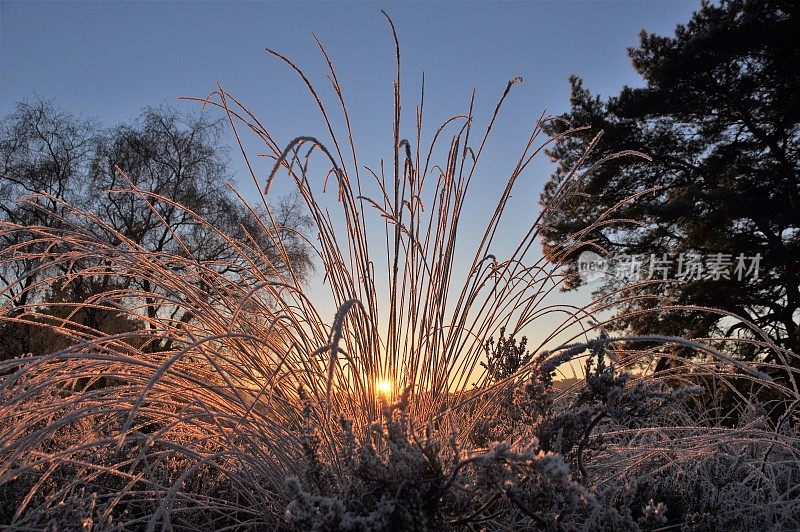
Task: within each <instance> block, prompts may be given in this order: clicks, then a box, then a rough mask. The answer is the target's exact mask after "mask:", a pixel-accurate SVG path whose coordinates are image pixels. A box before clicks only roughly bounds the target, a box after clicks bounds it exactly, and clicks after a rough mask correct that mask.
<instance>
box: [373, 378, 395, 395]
mask: <svg viewBox="0 0 800 532" xmlns="http://www.w3.org/2000/svg"><path fill="white" fill-rule="evenodd" d="M393 388H394V386H392V381H390V380H388V379H378V380H377V381H375V391H376V392H377V394H378V395H380V396H382V397H387V398H388V397H391V396H392V389H393Z"/></svg>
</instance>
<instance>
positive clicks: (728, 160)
mask: <svg viewBox="0 0 800 532" xmlns="http://www.w3.org/2000/svg"><path fill="white" fill-rule="evenodd" d="M798 7H800V6H798V4H796V3H794V2H783V1H780V0H767V1H761V0H730V1H723V2H721V3H720V4H711V3H708V2H704V3H703V4H702V6H701V8H700V9H699V10H698V11H697V12H696V13H694V15H693V16H692V18H691V20H690V21H689V23H688V24H686V25H679V26H678V27H677V28H676V30H675V34H674V36H670V37H665V36H659V35H654V34H651V33H647V32H646V31H642V33H641V34H640V43H639V46H638V47H636V48H631V49H629V51H628V54H629V56H630V58H631V61H632V64H633V67H634V68H635V69H636V71H637V72H638V73H639V74H640V75H641V77H642V78H643V80H644V82H645V86H644V87H642V88H632V87H627V86H626V87H625V88H623V89H622V91H621V92H620V93H619V94H618V95H616V96H613V97H610V98H608V99H607V100H605V101H604V100H602V99H601V98H600V97H598V96H596V95H593V94H592V93H591V92H590V91H589V90H588V89H586V88H585V87H584V85H583V82H582V80H581V79H580V78H579V77H576V76H573V77H572V78H571V79H570V82H571V85H572V94H571V99H570V104H571V109H570V111H569V112H567V113H565V114H564V115H562V116H560V117H558V118H559V119H556V120H554V121H552V122H550V123H549V124H548V125H547V132H548V134H549V135H551V136H552V137H554V138H555V141H554V145H553V147H552V149H551V150H550V151H549V155H550V156H551V158H552V159H553V160H554V161H555V162H556V163H557V169H556V171H555V172H554V173H553V175H552V176H551V178H550V180H549V181H548V183H547V185H546V187H545V190H544V192H543V193H542V197H541V201H542V203H543V204H544V203H547V202H548V201H549V200H550V198H552V197H553V196H554V194H555V191H556V190H557V189H558V188H559V186H560V184H561V183H562V182H563V181H564V179H565V177H566V176H567V175H569V174H570V172H572V171H573V170H575V169H577V171H578V172H584V171H586V176H585V178H584V179H583V180H582V182H581V185H580V187H579V188H578V189H576V190H575V191H574V192H575V193H574V194H572V195H571V197H570V199H569V200H568V201H564V202H562V203H560V204H558V205H556V206H554V210H553V211H552V215H551V217H550V219H549V220H548V224H549V227H547V228H546V230H545V231H544V242H543V247H544V251H545V253H546V254H547V256H548V257H549V258H551V259H554V258H556V257H557V256H558V255H559V253H561V252H562V251H563V249H564V248H563V246H564V244H565V243H566V242H565V235H568V234H571V233H573V232H575V231H580V230H582V229H587V228H589V229H588V231H587V233H586V237H587V240H588V241H590V242H591V245H589V246H583V247H581V248H579V249H576V250H572V251H570V252H569V254H568V256H567V260H568V261H569V263H570V264H571V266H570V269H569V273H568V282H567V283H566V287H567V288H568V289H573V288H576V287H578V286H580V285H581V284H583V282H582V281H581V278H580V275H579V271H578V265H577V262H576V259H577V257H578V256H579V254H580V253H581V252H582V251H585V250H587V249H589V248H590V247H593V249H603V250H605V251H606V252H607V253H608V254H609V255H611V256H620V255H628V256H637V255H638V256H640V257H641V258H643V259H644V260H643V270H642V272H640V273H648V274H653V273H654V274H655V275H650V276H651V277H654V278H657V279H661V280H663V279H666V280H667V282H660V283H650V284H645V286H641V285H640V286H638V287H637V288H636V291H635V294H631V292H626V291H624V290H623V291H621V292H620V291H618V290H619V289H620V288H624V285H625V283H626V282H627V280H625V279H623V278H621V277H620V276H619V275H618V276H617V277H608V278H607V279H606V280H605V281H603V282H602V283H601V285H600V286H599V288H598V291H599V292H600V293H602V294H605V295H607V296H608V297H610V298H612V299H615V300H616V302H617V303H618V304H619V307H618V308H619V314H618V316H620V317H621V316H628V317H627V318H625V319H620V320H619V321H617V322H616V327H617V328H619V329H627V330H631V331H633V332H637V333H657V334H670V335H682V336H684V337H690V338H691V337H707V336H709V335H714V334H720V333H721V334H723V335H725V336H729V335H733V336H736V335H740V336H743V337H747V336H748V335H750V333H749V332H748V328H747V327H746V325H745V324H744V323H743V322H741V321H739V320H734V319H731V318H721V317H720V316H719V315H716V314H711V313H708V312H699V311H695V310H692V309H687V310H683V311H678V312H674V313H671V314H670V316H669V317H665V316H664V314H663V313H660V314H659V315H658V316H656V314H654V313H648V312H642V313H637V312H636V311H642V310H646V309H648V308H654V307H656V306H661V305H664V304H672V305H682V306H691V305H701V306H708V307H715V308H720V309H723V310H725V311H727V312H731V313H734V314H736V315H738V316H741V317H743V318H745V319H748V320H751V321H752V322H754V323H756V324H757V325H758V326H760V327H761V328H762V329H764V330H765V331H767V332H768V333H769V335H770V336H771V337H772V338H773V339H774V340H775V342H777V344H778V345H780V346H781V347H783V348H787V349H791V350H793V351H794V352H795V353H800V330H799V329H800V326H799V325H798V323H799V322H800V168H799V167H800V159H799V157H798V156H799V155H800V153H798V150H799V149H800V40H798V39H797V35H800V24H799V20H800V19H799V18H798ZM580 126H590V129H587V130H582V131H580V132H578V133H577V134H575V135H568V136H559V135H561V134H562V133H565V132H567V131H568V130H570V129H571V128H575V127H580ZM600 130H602V131H603V132H604V133H603V134H602V136H601V137H600V138H599V140H598V142H597V144H596V147H595V149H594V150H593V151H592V152H591V154H590V155H589V156H588V158H586V159H585V160H582V159H581V157H582V156H583V154H584V151H585V148H586V146H587V143H588V142H590V141H591V140H592V139H593V138H594V136H595V135H596V134H597V132H598V131H600ZM622 150H637V151H639V152H641V153H642V154H644V155H646V156H647V157H649V158H650V159H651V160H650V161H647V160H644V159H643V158H640V157H624V158H621V159H615V160H612V161H609V162H607V163H603V164H599V165H597V166H596V167H593V165H595V164H597V163H598V162H600V161H601V160H602V159H603V158H605V157H608V156H610V155H611V154H613V153H617V152H620V151H622ZM590 168H591V169H590ZM626 198H633V199H632V200H629V201H626ZM620 202H621V203H620ZM614 206H617V209H616V212H615V219H618V220H622V219H625V220H628V221H633V222H635V223H634V224H631V223H614V224H609V225H606V226H602V227H593V228H592V227H590V222H592V221H594V220H596V219H598V216H600V215H601V214H602V213H603V212H605V211H606V210H608V209H610V208H612V207H614ZM595 246H596V247H595ZM665 254H666V255H665ZM690 263H692V264H693V265H694V266H695V268H694V269H689V268H688V266H689V264H690ZM754 266H755V267H754ZM737 268H738V269H737ZM653 270H655V271H653ZM615 271H617V273H618V270H615ZM743 274H745V275H743ZM645 278H647V277H645ZM631 295H636V296H638V297H635V298H630V297H627V296H631ZM739 354H740V355H741V356H742V357H743V358H749V359H754V358H757V357H758V356H759V354H760V350H759V349H758V348H757V347H753V346H752V345H751V346H742V347H741V348H740V353H739ZM664 366H665V361H662V363H661V367H664Z"/></svg>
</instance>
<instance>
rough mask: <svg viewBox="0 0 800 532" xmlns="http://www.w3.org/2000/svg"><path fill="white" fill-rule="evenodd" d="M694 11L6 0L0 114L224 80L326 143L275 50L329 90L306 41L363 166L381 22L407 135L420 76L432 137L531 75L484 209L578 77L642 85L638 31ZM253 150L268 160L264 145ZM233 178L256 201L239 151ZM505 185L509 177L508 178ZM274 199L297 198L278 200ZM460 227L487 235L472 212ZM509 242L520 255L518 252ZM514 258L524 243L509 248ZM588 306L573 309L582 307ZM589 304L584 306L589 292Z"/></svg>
mask: <svg viewBox="0 0 800 532" xmlns="http://www.w3.org/2000/svg"><path fill="white" fill-rule="evenodd" d="M698 7H699V1H698V0H692V1H669V2H666V1H663V2H658V1H636V2H623V1H616V2H610V1H609V2H599V1H596V2H510V3H505V2H485V3H479V2H467V3H455V2H446V3H435V4H431V3H422V2H399V3H388V2H380V3H371V2H354V3H345V2H326V3H315V2H297V3H292V4H289V3H277V2H264V3H245V2H225V3H222V2H197V3H190V2H135V3H133V2H8V1H3V2H2V3H1V4H0V112H2V114H6V113H8V112H9V111H11V110H12V109H13V105H14V102H16V101H19V100H21V99H25V98H28V99H30V98H33V97H34V96H35V95H37V94H38V95H40V96H42V97H44V98H46V99H51V100H53V101H55V103H56V104H57V106H59V107H61V108H63V109H64V110H67V111H69V112H72V113H74V114H77V115H80V116H83V117H94V118H97V119H99V120H100V121H102V122H105V123H106V124H109V125H111V124H114V123H116V122H119V121H121V120H129V119H131V118H133V117H134V116H136V114H137V113H138V111H139V110H140V109H141V108H143V107H145V106H148V105H154V104H159V103H162V102H172V103H174V104H175V105H177V106H179V107H181V106H183V107H187V108H189V107H191V106H192V105H193V104H191V103H185V102H178V101H177V100H176V99H177V98H178V97H180V96H206V95H207V94H208V93H209V92H211V91H213V90H214V89H215V87H216V83H217V82H220V83H222V85H223V86H224V87H225V88H226V89H227V90H228V91H229V92H231V93H233V94H234V95H236V96H237V97H238V98H239V99H240V100H241V101H243V102H245V103H246V104H247V105H248V106H249V107H250V108H251V109H252V110H253V111H254V112H255V114H256V115H257V116H259V117H260V118H261V119H262V120H263V121H264V122H265V123H266V125H267V126H268V128H269V129H270V130H271V132H272V133H273V135H274V137H275V138H276V140H277V141H278V142H279V143H287V142H288V141H289V140H291V139H292V138H294V137H295V136H298V135H315V136H319V137H320V138H322V139H324V138H325V136H326V135H325V130H324V127H323V123H322V121H321V118H320V116H319V113H318V112H317V110H316V108H315V106H314V105H313V101H312V100H311V98H310V96H309V94H308V93H307V91H305V88H304V86H303V85H302V83H301V82H300V80H299V79H298V78H297V76H296V75H295V74H294V73H293V72H291V71H290V69H289V68H288V67H287V66H286V65H284V64H282V63H280V62H279V61H278V60H276V59H275V58H272V57H268V56H267V54H266V53H265V52H264V48H265V47H271V48H275V49H277V50H279V51H281V52H283V53H285V54H286V55H288V56H289V57H291V58H292V59H293V60H295V61H296V62H297V63H298V64H299V65H300V66H301V67H302V68H303V69H304V70H305V72H306V73H307V74H308V75H309V77H311V78H312V79H314V80H316V81H317V82H318V83H319V84H320V86H321V87H325V90H323V91H322V92H323V97H324V98H326V97H327V98H330V97H331V93H330V91H329V90H328V89H327V86H326V85H325V84H326V83H327V81H326V79H325V70H324V69H325V64H324V62H323V60H322V58H321V56H320V54H319V51H318V49H317V47H316V44H315V42H314V40H313V38H312V36H311V34H312V32H315V33H316V34H317V35H318V36H319V37H320V39H321V40H322V41H323V43H324V44H325V46H326V47H327V49H328V52H329V53H330V55H331V57H332V59H333V61H334V65H335V66H336V68H337V72H338V76H339V80H340V82H341V85H342V88H343V90H344V92H345V96H346V97H347V99H348V102H349V106H350V111H351V115H352V121H353V124H354V130H355V136H356V142H357V145H358V148H359V151H360V153H361V158H362V160H363V162H364V163H365V164H372V165H377V164H378V161H379V159H380V158H381V157H387V158H388V157H389V156H390V154H391V129H390V128H391V117H392V109H391V102H392V99H391V98H392V97H391V90H392V89H391V87H392V85H391V84H392V81H393V78H394V51H393V44H392V40H391V34H390V32H389V30H388V27H387V24H386V22H385V20H384V19H383V17H382V16H381V14H380V9H385V10H386V11H388V12H389V14H390V15H391V16H392V18H393V20H394V22H395V24H396V26H397V30H398V35H399V38H400V44H401V49H402V60H403V70H402V76H403V83H404V93H405V100H404V105H405V111H406V113H407V115H406V122H405V123H406V126H407V128H408V129H407V130H405V131H403V132H402V133H401V134H402V135H403V136H408V137H411V136H413V133H414V132H413V112H414V111H413V109H414V105H415V103H416V101H417V98H418V95H419V85H420V77H421V73H422V72H425V76H426V103H425V105H426V112H427V117H426V122H427V124H428V125H429V127H435V125H438V123H440V122H441V121H442V120H444V119H445V118H447V117H449V116H451V115H453V114H457V113H463V112H465V111H466V106H467V103H468V101H469V97H470V94H471V91H472V89H473V88H474V89H476V91H477V107H476V118H477V120H476V122H477V123H479V124H480V123H482V120H484V121H485V119H486V118H488V115H489V113H490V112H491V110H492V109H493V107H494V104H495V102H496V101H497V98H498V97H499V96H500V94H501V92H502V90H503V88H504V87H505V84H506V82H507V81H508V80H509V79H511V78H512V77H514V76H522V77H523V78H524V79H525V83H524V84H522V85H521V86H517V87H515V89H514V91H513V92H512V95H511V97H510V99H509V101H508V104H507V106H506V107H505V111H504V113H503V114H502V115H501V117H500V122H499V124H498V127H497V130H496V132H495V134H494V136H493V138H492V141H491V143H490V144H489V146H488V147H487V154H486V158H485V160H484V165H483V167H482V172H483V175H479V176H477V177H478V178H477V179H476V184H475V187H474V188H473V193H474V197H475V198H477V199H478V201H477V204H476V205H477V206H478V207H480V206H481V204H483V203H486V198H487V197H493V198H494V197H496V196H497V195H498V194H499V192H500V190H499V189H498V182H504V181H505V179H506V178H507V176H508V173H509V171H510V170H511V169H512V168H513V165H514V163H515V162H516V158H517V157H518V156H519V153H520V151H521V149H522V147H523V145H524V143H525V141H526V140H527V138H528V135H529V134H530V131H531V129H532V128H533V126H534V124H535V122H536V119H537V118H538V116H539V115H540V114H541V113H542V111H544V110H545V109H546V110H547V111H548V112H549V113H550V114H557V113H561V112H563V111H565V110H567V107H568V96H569V85H568V82H567V78H568V76H569V75H570V74H573V73H574V74H578V75H580V76H581V77H583V78H584V80H585V85H586V87H588V88H589V89H591V90H592V91H593V92H596V93H600V94H602V95H610V94H614V93H615V92H617V91H618V90H619V89H620V88H621V87H622V86H623V85H626V84H628V85H640V84H641V80H639V78H638V77H637V76H636V74H635V72H634V71H633V69H632V67H631V66H630V62H629V59H628V57H627V55H626V48H627V47H628V46H633V45H636V44H637V42H638V33H639V31H640V30H641V29H642V28H645V29H647V30H648V31H653V32H656V33H660V34H671V33H672V32H673V31H674V28H675V25H676V24H678V23H684V22H687V21H688V20H689V18H690V16H691V13H692V12H693V11H694V10H696V9H697V8H698ZM248 149H252V150H255V151H257V150H258V147H257V146H255V145H248ZM231 161H232V164H231V177H232V178H233V179H237V178H238V179H239V180H240V183H241V187H242V189H243V190H244V191H245V192H246V193H248V191H249V192H250V193H252V188H249V187H250V185H249V181H248V180H246V179H245V178H246V177H247V176H246V174H245V169H244V166H243V164H242V162H241V160H240V157H239V156H238V155H237V153H236V152H235V151H232V152H231ZM550 170H551V165H550V163H549V162H548V161H547V160H546V159H540V160H539V161H537V163H536V164H534V165H533V166H532V167H531V169H530V172H529V175H528V176H526V178H525V181H524V182H523V183H521V185H520V189H519V190H518V191H517V193H516V194H517V203H516V204H514V206H513V208H512V209H511V211H510V212H509V220H510V222H511V223H516V222H521V223H522V222H524V223H525V224H527V223H529V221H530V220H532V218H533V216H534V215H535V212H536V209H537V205H536V202H537V199H538V195H539V191H540V189H541V186H542V184H543V183H544V182H545V180H546V179H547V177H548V175H549V172H550ZM498 176H499V177H498ZM276 190H277V191H278V192H284V191H286V190H287V189H286V188H281V186H279V187H278V188H277V189H276ZM475 212H476V216H475V217H474V218H469V219H467V220H466V222H465V228H466V230H467V231H469V230H470V229H478V228H480V227H481V226H482V223H483V220H482V218H480V216H478V215H477V214H478V213H479V212H480V208H478V209H476V211H475ZM510 244H511V243H509V245H510ZM513 244H516V241H515V242H513ZM580 297H582V296H581V295H580V294H578V295H575V294H573V295H571V296H569V298H568V300H570V301H579V300H580ZM584 297H585V294H584Z"/></svg>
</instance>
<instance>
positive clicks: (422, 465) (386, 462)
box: [285, 391, 665, 531]
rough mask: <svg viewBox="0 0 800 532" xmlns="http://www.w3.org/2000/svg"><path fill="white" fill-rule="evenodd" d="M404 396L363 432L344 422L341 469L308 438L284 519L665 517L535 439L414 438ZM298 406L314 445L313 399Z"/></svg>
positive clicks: (404, 521)
mask: <svg viewBox="0 0 800 532" xmlns="http://www.w3.org/2000/svg"><path fill="white" fill-rule="evenodd" d="M407 400H408V391H407V392H406V393H405V394H404V395H403V396H402V397H401V399H400V401H399V402H398V403H395V404H391V405H385V406H384V409H383V416H384V417H383V421H382V422H380V423H374V424H373V425H371V426H370V427H368V429H367V430H366V431H365V433H364V434H362V435H361V436H360V437H358V436H356V434H355V433H354V431H353V425H352V423H350V422H349V421H348V420H344V419H342V420H341V428H342V431H341V436H340V438H341V441H340V446H339V447H338V448H339V454H338V456H337V457H336V461H337V462H339V463H341V464H343V465H344V467H340V468H336V467H334V466H333V464H327V465H326V464H325V463H324V462H323V460H322V458H321V456H320V455H319V454H318V449H317V447H316V445H315V444H309V445H307V446H306V445H304V449H306V455H305V467H306V469H305V471H306V473H304V474H303V475H302V477H297V476H290V477H288V478H287V480H286V485H287V488H288V489H289V491H290V493H291V494H292V495H293V498H292V500H291V501H290V502H289V504H288V506H287V509H286V515H285V518H286V521H287V523H288V524H290V525H291V526H293V527H295V528H296V529H299V530H364V531H367V530H376V531H377V530H450V529H459V528H472V527H476V526H478V527H480V528H489V529H494V528H497V529H502V528H503V527H512V528H519V529H531V528H533V529H543V530H576V529H596V528H597V527H599V526H602V527H604V528H608V529H626V530H640V529H647V530H649V529H651V528H652V527H654V526H656V525H657V524H659V523H662V522H663V520H664V512H665V507H664V505H663V504H655V503H653V502H652V501H650V502H648V503H647V504H646V505H644V506H643V507H642V508H636V509H633V508H632V507H631V505H632V504H634V498H633V496H631V495H630V494H629V493H628V492H629V491H630V490H628V491H626V492H625V493H622V494H620V493H616V494H614V495H616V496H617V497H618V498H620V497H621V498H622V499H624V500H623V501H622V502H619V501H614V500H613V497H612V496H611V494H610V492H609V491H608V490H606V491H604V492H602V493H600V494H595V493H593V492H592V491H591V490H590V489H589V488H587V487H585V486H583V485H582V484H581V483H580V482H577V481H575V480H573V478H572V474H571V472H570V469H569V467H568V466H567V464H565V463H564V461H563V459H562V457H561V456H560V455H559V454H558V453H554V452H548V451H543V450H541V448H540V447H539V446H538V442H537V440H536V439H535V438H533V439H529V440H527V441H526V442H525V443H523V442H522V441H519V442H517V443H515V444H511V443H508V442H494V443H492V444H491V445H490V446H489V448H488V449H484V450H480V451H468V450H466V449H464V447H463V446H462V444H460V443H459V438H458V435H457V434H456V432H455V428H454V427H453V426H452V423H451V424H449V433H448V432H447V430H446V429H445V428H444V427H443V426H440V428H439V430H436V429H434V428H433V426H432V425H429V426H428V427H427V428H426V430H425V431H424V434H423V435H420V434H419V431H418V430H417V429H416V428H415V427H414V424H413V421H412V420H411V419H410V418H409V416H408V413H407ZM304 411H305V412H306V414H305V416H306V418H307V419H308V420H309V425H307V426H306V427H304V429H303V431H302V438H303V439H308V440H309V441H312V442H316V441H317V440H316V438H314V437H311V438H309V437H308V434H309V433H310V432H311V431H313V430H314V429H309V428H308V427H311V426H313V422H312V421H311V420H312V419H314V416H313V415H312V414H311V412H312V411H313V408H312V406H311V404H310V403H307V406H306V409H305V410H304ZM445 436H446V437H445ZM610 499H612V500H610ZM634 515H637V516H638V517H637V518H634Z"/></svg>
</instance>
